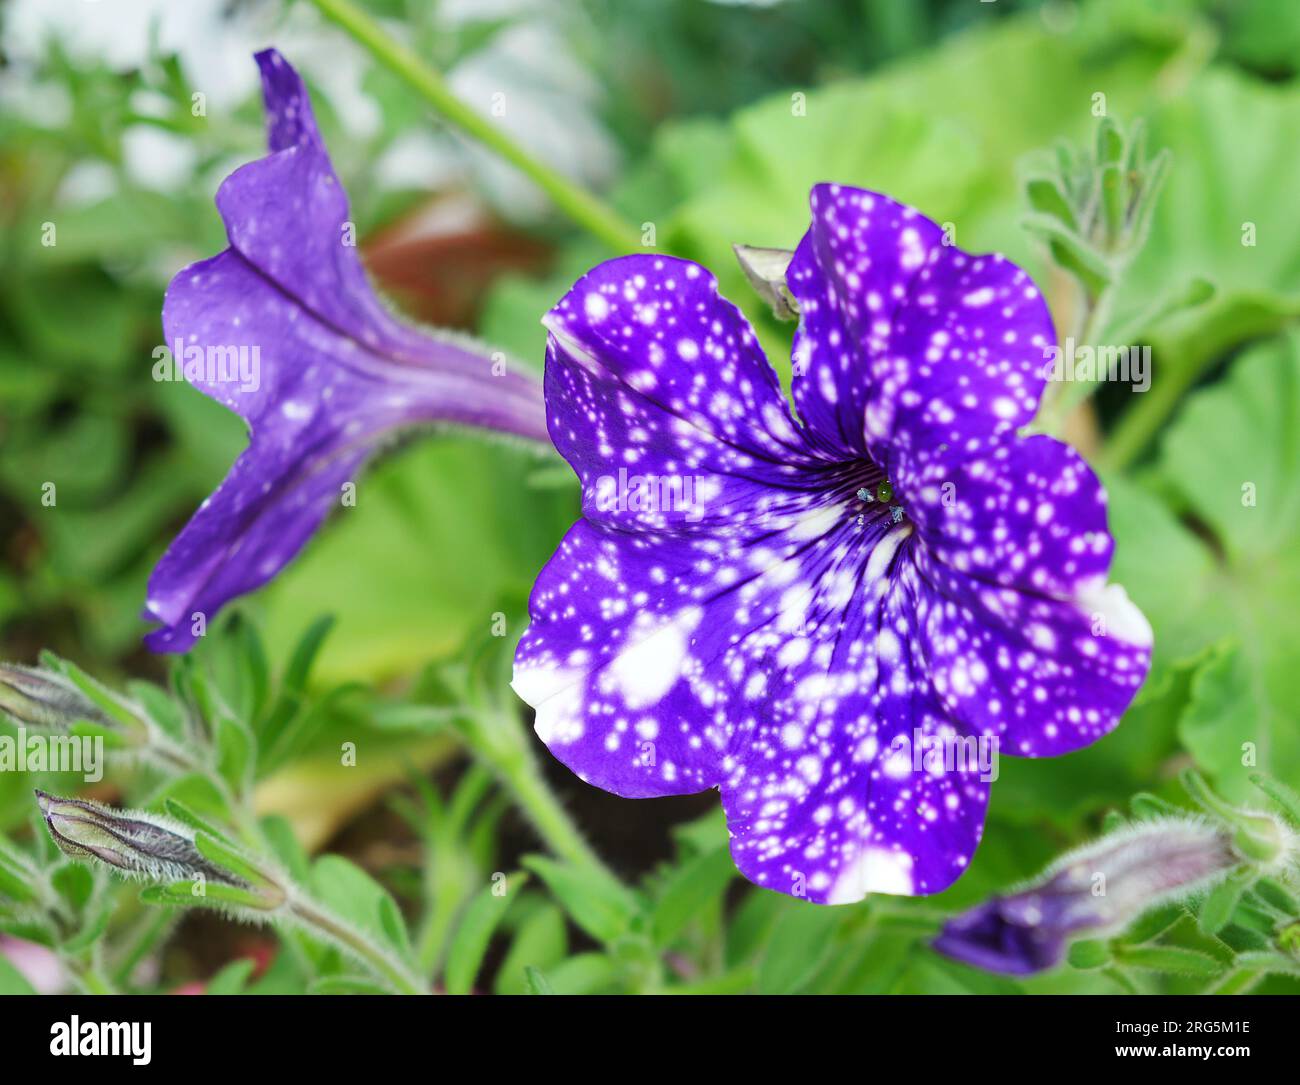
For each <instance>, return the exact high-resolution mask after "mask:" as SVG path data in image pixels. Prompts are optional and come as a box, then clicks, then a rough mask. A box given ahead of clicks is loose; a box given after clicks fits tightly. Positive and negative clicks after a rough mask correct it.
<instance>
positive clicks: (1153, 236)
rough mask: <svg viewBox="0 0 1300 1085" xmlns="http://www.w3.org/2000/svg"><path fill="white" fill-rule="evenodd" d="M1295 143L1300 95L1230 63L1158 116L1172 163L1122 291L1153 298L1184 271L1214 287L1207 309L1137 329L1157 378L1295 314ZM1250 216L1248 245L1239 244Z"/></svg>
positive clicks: (1298, 240) (1299, 186) (1298, 292)
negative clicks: (1161, 369) (1148, 345)
mask: <svg viewBox="0 0 1300 1085" xmlns="http://www.w3.org/2000/svg"><path fill="white" fill-rule="evenodd" d="M1297 142H1300V98H1297V96H1296V94H1295V93H1294V92H1293V91H1292V90H1291V89H1290V88H1289V87H1287V86H1274V85H1269V84H1265V83H1262V82H1259V81H1257V80H1255V79H1252V78H1250V77H1248V76H1244V75H1241V74H1239V73H1235V72H1233V71H1231V70H1230V69H1227V68H1215V69H1211V70H1210V71H1208V72H1206V73H1205V74H1204V75H1202V76H1200V77H1199V78H1198V79H1196V80H1195V81H1194V82H1193V83H1192V84H1191V86H1189V87H1188V88H1187V89H1186V91H1185V92H1184V93H1182V94H1179V95H1177V96H1176V97H1174V98H1172V99H1170V100H1169V101H1168V102H1167V103H1166V104H1165V106H1164V107H1163V108H1162V109H1161V110H1159V111H1158V112H1157V113H1156V114H1155V115H1154V116H1153V123H1152V130H1151V144H1152V145H1153V146H1155V147H1166V148H1168V149H1169V150H1170V151H1171V152H1172V155H1173V161H1174V163H1175V166H1174V168H1173V169H1171V170H1170V171H1169V175H1168V178H1167V181H1166V183H1165V186H1164V192H1163V194H1162V195H1161V196H1160V198H1159V200H1157V201H1156V202H1155V208H1154V214H1153V216H1152V219H1151V228H1150V237H1149V241H1148V243H1147V244H1146V245H1145V246H1144V248H1143V250H1142V253H1141V255H1140V256H1139V257H1138V259H1137V260H1136V261H1135V262H1134V264H1133V266H1132V268H1131V269H1130V273H1129V275H1128V277H1127V278H1126V280H1125V292H1126V294H1128V295H1129V296H1131V297H1134V298H1138V299H1143V298H1147V299H1149V298H1152V297H1155V296H1157V295H1158V294H1159V293H1160V292H1161V291H1162V290H1163V289H1164V288H1165V287H1166V286H1167V285H1168V284H1169V283H1171V282H1176V281H1179V280H1182V279H1185V278H1187V277H1188V276H1189V275H1198V276H1201V277H1203V278H1206V279H1209V280H1211V281H1213V282H1215V283H1217V284H1218V286H1219V293H1218V296H1217V297H1216V299H1215V300H1214V302H1213V303H1212V304H1210V305H1208V306H1206V307H1205V308H1204V309H1203V310H1197V311H1195V312H1194V313H1190V314H1187V315H1186V316H1182V317H1178V318H1175V319H1172V320H1170V321H1168V322H1162V323H1161V324H1160V325H1159V326H1158V327H1155V328H1152V329H1149V330H1148V332H1147V333H1146V334H1145V335H1144V336H1143V340H1144V341H1147V340H1148V339H1149V341H1151V342H1153V345H1154V348H1155V353H1156V355H1157V356H1158V357H1159V358H1160V359H1161V361H1160V364H1161V365H1162V366H1165V367H1166V371H1165V376H1164V377H1163V378H1162V379H1164V380H1173V379H1176V377H1175V376H1174V373H1175V372H1177V371H1179V370H1186V371H1187V372H1196V371H1198V370H1199V369H1200V367H1201V364H1202V360H1203V359H1206V358H1212V357H1215V356H1218V355H1221V354H1223V353H1224V352H1226V351H1227V350H1229V349H1231V348H1232V347H1233V346H1235V345H1237V344H1239V343H1242V342H1245V341H1246V340H1248V339H1250V338H1254V337H1258V336H1262V335H1267V334H1270V333H1272V332H1275V331H1277V330H1278V329H1280V328H1281V327H1282V326H1283V325H1284V324H1285V323H1287V322H1288V321H1290V320H1292V319H1294V317H1295V316H1296V315H1297V314H1300V264H1297V262H1296V261H1295V259H1294V254H1295V253H1296V252H1297V251H1298V250H1300V220H1298V219H1297V218H1296V216H1295V215H1294V214H1292V213H1291V204H1292V201H1291V196H1292V194H1293V193H1295V192H1296V191H1300V160H1297V158H1296V156H1295V155H1293V154H1291V153H1290V151H1289V148H1290V147H1292V146H1294V145H1295V144H1296V143H1297ZM1248 223H1249V224H1253V225H1254V229H1255V242H1256V243H1255V244H1254V245H1253V246H1250V245H1245V244H1243V238H1244V237H1245V235H1244V234H1243V228H1244V227H1245V226H1246V224H1248ZM1247 239H1248V238H1247ZM1108 341H1116V340H1108Z"/></svg>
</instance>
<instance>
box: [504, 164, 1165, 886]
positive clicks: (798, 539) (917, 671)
mask: <svg viewBox="0 0 1300 1085" xmlns="http://www.w3.org/2000/svg"><path fill="white" fill-rule="evenodd" d="M811 204H812V225H811V228H810V229H809V231H808V233H807V234H806V235H805V236H804V238H803V240H802V241H801V243H800V244H799V247H798V250H797V251H796V252H795V254H794V257H793V260H792V261H791V263H790V265H789V268H788V270H787V275H786V278H787V282H788V288H789V291H790V293H791V295H792V297H793V299H794V301H795V303H796V304H797V308H798V311H799V313H800V327H799V330H798V333H797V335H796V338H795V343H794V355H793V358H794V372H795V377H794V388H793V398H794V405H795V408H796V409H797V411H798V419H796V417H795V416H794V414H793V413H792V412H791V409H790V407H789V405H788V403H787V401H786V398H785V396H784V395H783V393H782V389H781V386H780V384H779V382H778V379H777V377H776V374H775V373H774V372H773V370H772V368H771V366H770V365H769V364H768V362H767V360H766V358H765V357H764V355H763V353H762V350H761V349H760V347H759V344H758V342H757V339H756V338H755V335H754V332H753V330H752V328H751V327H750V326H749V324H748V323H747V322H746V321H745V319H744V317H743V316H742V315H741V314H740V312H739V310H737V309H736V307H735V306H734V305H732V304H731V303H729V302H728V301H726V300H725V299H723V298H721V297H720V296H719V295H718V293H717V283H716V280H715V279H714V278H713V276H712V275H710V274H709V273H708V272H707V271H705V270H704V269H703V268H701V267H699V266H698V265H696V264H693V263H690V262H688V261H684V260H676V259H669V258H667V257H661V256H653V255H647V256H629V257H624V258H621V259H617V260H612V261H610V262H608V263H605V264H601V265H600V266H599V267H597V268H595V269H594V270H592V271H591V272H589V273H588V274H587V275H586V276H584V277H583V278H582V279H581V280H579V281H578V283H577V284H576V285H575V286H574V288H573V289H572V290H571V291H570V292H569V294H568V295H567V296H566V297H565V298H564V299H563V300H562V301H561V302H560V303H559V305H557V306H556V307H555V309H553V310H552V311H551V312H550V313H549V314H548V316H547V317H546V318H545V320H544V323H545V324H546V326H547V328H548V330H549V332H550V336H549V342H548V349H547V359H546V401H547V408H548V421H549V427H550V432H551V438H552V440H553V441H554V442H555V445H556V447H557V448H558V449H559V451H560V452H561V454H562V455H563V456H564V457H565V458H566V459H567V460H568V461H569V463H570V464H571V465H572V466H573V468H574V470H575V471H576V472H577V474H578V477H579V479H580V481H581V483H582V488H583V519H581V520H580V521H579V522H578V523H577V524H575V525H574V526H573V528H572V529H571V530H570V531H569V533H568V535H567V536H566V537H565V539H564V541H563V542H562V543H561V545H560V548H559V550H558V551H557V552H556V554H555V556H554V557H553V558H552V559H551V561H550V563H549V564H548V565H547V566H546V567H545V569H543V570H542V572H541V574H540V576H539V577H538V580H537V584H536V586H535V588H534V591H533V596H532V600H531V605H530V613H531V618H532V623H531V626H530V627H529V629H528V631H527V632H526V633H525V634H524V637H523V639H522V640H521V642H520V645H519V649H518V653H517V655H516V659H515V679H514V688H515V690H516V691H517V692H518V693H519V695H520V696H521V697H522V698H523V699H524V700H525V701H527V702H528V703H529V704H531V705H532V706H533V707H534V708H535V709H536V712H537V731H538V733H539V735H540V736H541V737H542V739H543V740H544V741H545V742H546V744H547V745H548V746H549V747H550V749H551V751H552V753H554V754H555V756H556V757H558V758H559V759H560V760H561V761H563V762H564V763H565V764H566V765H568V766H569V767H570V768H572V769H573V770H574V771H575V772H576V773H578V775H579V776H581V777H582V778H583V779H584V780H587V781H588V782H590V783H592V784H595V785H597V786H599V787H602V788H605V789H606V790H609V791H613V792H615V793H616V794H619V795H624V796H629V797H645V796H657V795H674V794H682V793H687V792H695V791H700V790H703V789H706V788H711V787H717V788H719V789H721V791H722V799H723V805H724V808H725V811H726V815H727V821H728V826H729V830H730V834H731V848H732V854H733V856H734V858H735V861H736V864H737V866H738V867H739V868H740V870H741V871H742V872H743V873H744V874H745V876H746V877H748V878H749V879H750V880H751V881H754V882H756V883H757V884H759V885H762V886H766V887H768V888H771V889H776V890H780V891H782V892H786V893H792V894H794V895H797V896H806V897H807V898H808V899H810V900H813V901H818V902H823V903H842V902H848V901H856V900H859V899H861V898H862V897H863V896H864V895H865V894H867V893H869V892H884V893H897V894H928V893H935V892H938V891H939V890H941V889H943V888H944V887H945V886H947V885H949V884H950V883H951V882H952V881H953V880H954V879H955V878H957V877H959V876H960V874H961V873H962V871H963V870H964V869H965V867H966V865H967V864H968V862H969V861H970V858H971V855H972V854H973V853H974V851H975V848H976V845H977V844H978V842H979V838H980V833H981V831H982V827H983V821H984V812H985V807H986V804H987V800H988V782H989V779H990V778H991V777H992V776H993V775H994V773H993V772H990V771H988V770H989V768H990V766H989V765H988V764H987V763H986V762H985V759H984V758H983V757H982V756H974V753H975V751H976V750H980V751H982V750H984V749H985V748H986V747H987V746H989V745H992V746H993V749H994V752H995V753H996V749H997V748H998V747H1000V748H1001V750H1002V751H1003V752H1006V753H1012V754H1020V755H1024V756H1029V757H1041V756H1050V755H1053V754H1060V753H1065V752H1067V751H1070V750H1074V749H1078V748H1079V747H1081V746H1085V745H1087V744H1088V743H1090V742H1092V741H1094V740H1095V739H1097V738H1098V737H1100V736H1101V735H1103V734H1105V733H1106V732H1107V731H1109V730H1110V729H1111V728H1113V727H1114V726H1115V725H1116V723H1117V722H1118V720H1119V718H1120V715H1121V714H1122V713H1123V711H1124V709H1125V708H1126V707H1127V705H1128V704H1129V702H1130V701H1131V700H1132V698H1133V695H1134V693H1135V692H1136V691H1137V689H1138V687H1139V686H1140V685H1141V683H1142V680H1143V678H1144V676H1145V674H1146V671H1147V668H1148V665H1149V661H1150V642H1151V631H1150V627H1149V626H1148V625H1147V623H1146V621H1145V619H1144V618H1143V616H1142V615H1141V613H1140V612H1139V611H1138V610H1137V609H1136V608H1135V607H1134V606H1133V605H1132V604H1131V603H1130V602H1129V600H1128V597H1127V596H1126V595H1125V593H1124V591H1123V589H1122V588H1120V587H1118V586H1107V584H1106V574H1107V570H1108V568H1109V565H1110V559H1111V551H1112V547H1113V543H1112V540H1111V537H1110V535H1109V533H1108V531H1107V528H1106V508H1105V494H1104V492H1103V491H1102V488H1101V486H1100V484H1099V483H1098V481H1097V478H1096V476H1095V475H1093V473H1092V471H1091V470H1090V469H1089V468H1088V466H1087V464H1085V463H1084V462H1083V460H1082V459H1081V458H1080V457H1079V456H1078V454H1077V453H1075V452H1074V451H1073V450H1072V449H1070V448H1068V447H1066V446H1065V445H1063V444H1060V443H1058V442H1057V441H1055V440H1052V439H1051V438H1049V437H1045V436H1035V437H1020V436H1017V433H1016V431H1017V429H1018V428H1019V427H1022V426H1024V425H1025V424H1026V423H1028V422H1029V421H1030V420H1031V419H1032V418H1033V416H1034V412H1035V410H1036V408H1037V405H1038V400H1039V397H1040V395H1041V393H1042V391H1043V386H1044V383H1045V379H1046V377H1045V373H1044V360H1045V358H1046V357H1047V355H1046V353H1045V352H1046V349H1047V348H1048V347H1049V346H1051V345H1053V344H1054V343H1055V335H1054V332H1053V328H1052V322H1051V317H1050V315H1049V313H1048V310H1047V306H1046V304H1045V303H1044V301H1043V299H1042V297H1041V295H1040V294H1039V292H1038V290H1037V289H1036V288H1035V286H1034V284H1033V283H1032V282H1031V281H1030V279H1029V277H1028V276H1027V275H1026V274H1025V272H1023V271H1021V270H1020V269H1019V268H1017V267H1015V266H1014V265H1012V264H1010V263H1008V262H1007V261H1006V260H1004V259H1003V258H1001V257H999V256H973V255H970V254H967V253H965V252H962V251H961V250H960V249H957V248H955V247H951V246H947V245H944V244H943V243H942V234H941V231H940V228H939V227H938V226H936V225H935V224H934V223H933V222H931V221H929V220H928V219H926V218H924V217H923V216H921V215H920V214H918V213H917V212H915V211H913V210H912V209H910V208H908V207H905V206H903V205H901V204H898V203H896V202H895V201H893V200H891V199H889V198H887V197H885V196H881V195H878V194H876V193H872V192H864V191H861V190H858V189H853V188H847V187H843V186H835V185H818V186H817V187H816V188H814V189H813V191H812V195H811Z"/></svg>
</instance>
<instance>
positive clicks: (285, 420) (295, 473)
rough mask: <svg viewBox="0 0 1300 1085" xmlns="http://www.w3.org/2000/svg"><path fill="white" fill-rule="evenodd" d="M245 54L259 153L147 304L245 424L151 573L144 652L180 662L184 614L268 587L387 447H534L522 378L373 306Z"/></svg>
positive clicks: (347, 236)
mask: <svg viewBox="0 0 1300 1085" xmlns="http://www.w3.org/2000/svg"><path fill="white" fill-rule="evenodd" d="M256 59H257V63H258V65H259V66H260V67H261V72H262V86H263V94H264V98H265V102H266V112H267V124H268V134H269V138H268V142H269V147H270V151H271V153H270V154H269V155H268V156H267V157H265V158H262V159H259V160H257V161H255V162H252V163H250V164H248V165H246V166H244V167H242V168H241V169H239V170H236V171H235V173H233V174H232V175H231V176H230V177H228V178H226V180H225V182H224V183H223V184H222V186H221V188H220V190H219V191H218V193H217V207H218V209H219V210H220V212H221V216H222V219H223V220H224V222H225V224H226V233H227V236H228V237H229V239H230V247H229V248H228V249H226V250H225V251H224V252H222V253H220V254H219V255H217V256H214V257H212V258H211V259H208V260H203V261H201V262H200V263H197V264H193V265H191V266H190V267H187V268H185V269H184V270H183V271H181V272H180V273H179V274H178V275H177V276H176V278H175V279H173V280H172V283H171V285H170V287H169V288H168V290H167V297H166V301H165V302H164V305H163V328H164V332H165V335H166V345H167V346H168V347H169V348H170V349H171V350H172V354H173V364H174V365H175V366H176V367H177V368H178V369H181V370H183V372H184V374H185V377H186V379H187V380H188V381H189V382H190V383H192V384H194V385H195V386H196V387H198V388H199V389H200V390H201V391H203V392H204V393H206V394H207V395H209V396H211V397H212V398H214V399H216V400H218V401H219V402H221V403H223V404H225V405H226V406H227V407H229V408H230V409H231V410H233V411H235V412H236V413H238V414H239V415H241V416H242V417H243V418H244V419H246V420H247V422H248V424H249V429H250V443H249V447H248V448H247V449H246V450H245V451H244V453H243V454H242V455H241V456H240V457H239V459H238V460H237V461H236V462H235V465H234V466H233V467H232V468H231V470H230V473H229V474H228V475H227V476H226V479H225V481H224V482H223V483H222V484H221V485H220V486H219V487H218V488H217V490H216V492H215V493H213V494H212V496H211V497H209V498H208V499H207V500H206V501H204V503H203V504H202V506H200V508H199V510H198V512H197V513H195V515H194V517H193V518H192V519H191V520H190V522H189V523H188V524H186V526H185V528H184V529H183V530H182V531H181V533H180V535H179V536H178V537H177V538H176V540H175V541H174V542H173V543H172V545H171V546H170V547H169V548H168V550H167V552H166V554H164V555H163V558H162V560H161V561H160V562H159V564H158V566H157V568H156V569H155V570H154V572H153V576H152V577H151V578H150V581H149V592H148V600H147V602H146V606H145V617H146V618H150V619H154V620H157V621H160V622H162V623H163V624H162V627H161V628H159V629H155V630H154V631H153V632H152V633H150V634H149V635H148V637H147V638H146V644H147V645H148V646H149V647H150V648H151V649H153V650H154V651H164V652H180V651H185V650H186V649H188V648H189V647H190V646H191V645H192V644H193V643H194V640H195V636H194V632H193V630H192V628H191V623H192V621H193V619H194V617H195V615H202V616H203V617H204V619H205V621H206V620H209V619H211V617H212V616H213V615H214V614H215V613H216V611H217V610H219V609H220V608H221V607H222V606H223V605H224V604H225V603H226V602H228V601H229V600H230V599H232V598H234V597H235V596H238V595H242V594H244V593H245V592H249V591H252V590H253V589H255V588H257V587H259V586H261V585H262V584H264V583H266V582H267V581H268V580H270V579H271V578H272V577H273V576H275V575H276V573H278V572H279V571H280V569H282V568H283V567H284V566H285V565H286V564H287V563H288V562H289V561H290V560H291V559H292V558H293V557H294V556H295V555H296V554H297V553H298V551H299V550H301V549H302V547H303V545H304V544H305V543H306V542H307V540H308V539H309V538H310V537H311V535H312V534H313V532H315V530H316V529H317V527H319V526H320V523H321V521H322V520H324V518H325V516H326V515H327V514H328V513H329V511H330V509H331V508H333V507H335V506H336V505H338V504H339V503H340V499H341V495H342V490H343V487H344V484H345V483H348V482H351V481H352V480H355V479H356V477H357V474H358V472H359V471H360V470H361V468H362V466H363V465H364V464H365V462H366V461H367V460H368V459H369V458H370V457H371V456H372V455H373V454H374V453H375V452H376V450H378V449H379V448H380V447H381V446H383V445H384V444H385V443H387V442H388V441H390V440H391V438H392V437H393V435H394V434H396V433H398V432H400V431H402V430H404V429H406V428H408V427H411V426H413V425H423V424H428V423H436V422H448V423H457V424H463V425H470V426H477V427H482V428H485V429H489V430H496V431H500V432H504V433H507V434H514V435H519V436H523V437H527V438H532V439H535V440H538V441H544V440H545V439H546V428H545V414H544V407H543V404H542V397H541V388H540V384H539V383H538V382H537V381H536V380H535V379H534V378H532V377H531V376H528V375H525V374H522V373H516V372H514V371H513V370H510V369H508V368H505V367H502V368H501V370H500V371H498V372H494V366H493V362H492V359H491V358H490V357H489V356H488V355H487V353H486V352H485V351H483V350H482V349H481V348H479V347H478V346H476V345H473V344H470V343H469V342H468V341H465V340H461V339H457V338H453V337H448V336H434V335H430V334H428V333H427V332H424V331H419V330H416V329H414V328H411V327H408V326H406V325H404V324H402V323H399V322H398V321H397V320H395V319H394V318H393V317H392V316H391V315H390V314H389V312H388V310H387V309H386V308H385V306H384V304H383V303H382V302H381V301H380V300H379V298H377V297H376V295H375V293H374V292H373V291H372V289H371V287H370V285H369V283H368V282H367V279H366V274H365V270H364V269H363V267H362V264H361V261H360V259H359V257H358V256H357V251H356V248H355V228H354V226H353V224H352V223H351V222H350V221H349V220H348V200H347V195H346V193H345V192H344V191H343V187H342V185H340V183H339V180H338V178H337V177H336V176H335V174H334V170H333V168H332V166H331V165H330V159H329V155H328V153H327V152H326V150H325V146H324V143H323V142H322V140H321V136H320V133H319V131H318V130H317V128H316V122H315V120H314V118H313V116H312V110H311V103H310V101H309V99H308V96H307V92H306V89H305V87H304V86H303V82H302V80H301V78H299V76H298V74H297V72H295V71H294V69H293V68H292V67H291V66H290V65H289V64H288V63H286V62H285V60H284V58H283V57H281V56H280V54H279V53H277V52H276V51H274V50H268V51H266V52H263V53H259V54H257V58H256Z"/></svg>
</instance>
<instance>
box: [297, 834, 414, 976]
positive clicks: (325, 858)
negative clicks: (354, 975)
mask: <svg viewBox="0 0 1300 1085" xmlns="http://www.w3.org/2000/svg"><path fill="white" fill-rule="evenodd" d="M312 886H313V888H314V890H315V893H316V896H317V897H318V898H319V899H320V901H321V903H322V904H324V905H325V906H326V907H328V908H330V909H332V910H333V911H335V912H337V913H338V914H339V915H340V916H341V917H342V918H344V919H346V920H348V921H349V922H351V923H354V924H356V925H357V926H358V927H360V928H361V929H362V930H365V931H368V932H369V933H370V934H372V935H374V936H376V937H378V938H379V939H380V940H381V941H383V942H386V943H387V944H388V945H390V946H391V947H392V948H393V949H395V950H397V952H398V954H400V955H401V957H402V958H403V959H404V960H409V958H410V955H411V946H410V940H409V937H408V935H407V932H406V924H405V922H404V921H403V919H402V914H401V911H400V910H399V909H398V907H397V902H396V901H395V900H393V898H392V896H390V895H389V892H388V890H387V889H385V888H384V887H383V886H382V885H380V884H379V883H378V882H377V881H375V880H374V878H372V877H371V876H370V875H369V874H367V873H366V872H365V871H364V870H362V869H361V868H360V867H359V866H356V865H355V864H354V863H351V862H349V861H348V860H347V859H344V858H343V857H342V856H341V855H322V856H321V857H320V858H319V859H317V860H316V862H315V863H314V864H313V866H312Z"/></svg>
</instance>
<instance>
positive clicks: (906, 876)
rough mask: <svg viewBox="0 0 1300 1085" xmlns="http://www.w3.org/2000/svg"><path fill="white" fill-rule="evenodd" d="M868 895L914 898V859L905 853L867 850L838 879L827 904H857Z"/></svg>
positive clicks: (878, 849)
mask: <svg viewBox="0 0 1300 1085" xmlns="http://www.w3.org/2000/svg"><path fill="white" fill-rule="evenodd" d="M868 893H888V894H889V895H890V896H895V897H910V896H912V894H913V888H912V857H911V856H910V855H906V854H904V853H903V852H901V851H889V850H887V849H885V848H867V849H866V850H865V851H863V852H861V853H860V854H859V855H857V856H856V857H855V858H854V859H853V861H852V862H851V863H850V864H849V865H848V866H847V867H845V868H844V870H843V871H842V872H841V873H840V876H839V877H838V878H836V879H835V887H834V888H833V889H832V890H831V891H830V895H829V896H828V897H827V898H826V903H827V904H853V903H855V902H856V901H859V900H861V899H862V898H863V897H865V896H866V895H867V894H868Z"/></svg>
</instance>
